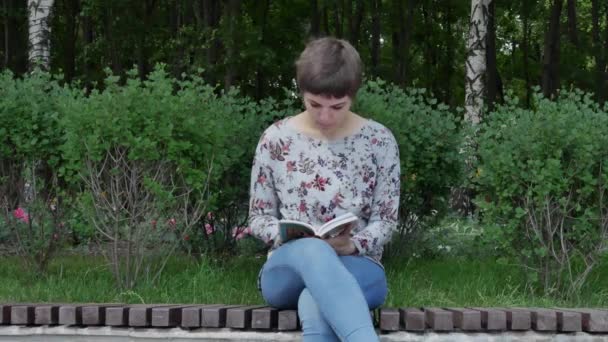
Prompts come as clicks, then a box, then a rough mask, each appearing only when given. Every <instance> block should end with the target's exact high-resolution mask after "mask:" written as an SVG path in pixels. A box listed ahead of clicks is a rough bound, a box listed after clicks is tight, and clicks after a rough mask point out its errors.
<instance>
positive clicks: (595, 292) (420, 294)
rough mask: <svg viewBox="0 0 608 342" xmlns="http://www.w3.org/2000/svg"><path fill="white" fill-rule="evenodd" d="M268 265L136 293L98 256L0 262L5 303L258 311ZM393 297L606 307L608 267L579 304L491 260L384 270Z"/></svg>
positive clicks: (189, 276)
mask: <svg viewBox="0 0 608 342" xmlns="http://www.w3.org/2000/svg"><path fill="white" fill-rule="evenodd" d="M263 262H264V258H254V257H250V258H244V257H239V258H233V259H230V260H227V261H221V262H219V261H215V262H211V261H206V262H202V263H196V262H194V261H193V260H191V259H188V258H185V257H183V258H179V259H177V258H176V259H174V260H172V262H170V263H169V264H168V268H167V269H166V271H165V273H164V275H163V277H162V278H161V280H160V282H159V283H158V284H156V285H152V284H149V283H142V284H141V285H140V286H138V287H137V288H136V289H134V290H132V291H120V290H118V289H116V288H115V287H114V282H113V278H112V275H111V274H110V273H109V271H108V269H107V268H106V267H105V265H104V261H103V259H101V258H99V257H89V256H87V257H82V256H64V257H60V258H57V259H56V260H55V261H54V262H53V263H52V265H51V269H50V272H49V275H48V276H46V277H36V276H35V275H33V274H30V273H28V272H24V271H23V267H22V266H21V264H20V262H19V261H18V259H17V258H12V257H4V258H2V260H0V279H1V280H0V302H105V303H107V302H122V303H226V304H235V303H243V304H257V303H262V298H261V296H260V295H259V293H258V291H257V289H256V279H257V273H258V270H259V268H260V267H261V265H262V264H263ZM386 269H387V275H388V279H389V288H390V293H389V297H388V299H387V302H386V305H387V306H417V307H420V306H453V307H460V306H540V307H547V306H571V307H573V306H579V307H581V306H584V307H598V306H603V307H606V306H608V288H606V287H605V285H604V284H607V283H608V265H602V266H601V267H600V268H599V269H597V270H596V272H594V273H593V274H592V275H591V276H590V279H589V283H588V285H587V286H586V287H585V288H584V289H583V290H582V291H581V293H580V296H579V298H578V299H576V300H570V301H560V300H555V299H551V298H546V297H540V296H534V295H532V294H531V292H530V291H528V290H527V289H526V288H525V287H524V285H523V284H524V283H523V278H522V275H521V273H520V272H519V270H518V269H517V268H516V267H515V266H509V265H503V264H497V263H495V262H493V261H467V260H458V259H452V260H430V261H425V260H421V259H414V260H410V261H409V262H408V263H402V262H396V261H392V262H390V263H388V264H387V265H386Z"/></svg>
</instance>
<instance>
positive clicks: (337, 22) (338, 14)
mask: <svg viewBox="0 0 608 342" xmlns="http://www.w3.org/2000/svg"><path fill="white" fill-rule="evenodd" d="M340 4H342V6H340ZM343 10H344V2H343V0H337V1H336V3H335V4H334V27H335V33H334V36H335V37H336V38H342V33H343V27H344V26H343V25H342V19H343V18H344V15H343V13H342V11H343Z"/></svg>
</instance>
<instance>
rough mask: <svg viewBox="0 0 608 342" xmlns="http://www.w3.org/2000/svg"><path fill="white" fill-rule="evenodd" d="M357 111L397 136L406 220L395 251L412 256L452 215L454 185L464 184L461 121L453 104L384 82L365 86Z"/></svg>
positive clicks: (393, 247) (402, 218)
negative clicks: (449, 208)
mask: <svg viewBox="0 0 608 342" xmlns="http://www.w3.org/2000/svg"><path fill="white" fill-rule="evenodd" d="M354 111H355V112H358V113H360V114H362V115H364V116H366V117H370V118H372V119H374V120H376V121H378V122H380V123H382V124H384V125H385V126H387V127H388V128H389V129H390V130H391V131H392V132H393V134H394V135H395V138H396V139H397V143H398V144H399V151H400V158H401V175H402V178H401V199H400V206H399V219H400V223H399V229H398V234H396V235H395V236H393V240H392V243H391V247H390V249H389V250H390V251H392V252H394V253H401V252H405V253H408V254H412V253H414V252H416V248H417V247H416V246H417V245H418V242H420V241H422V240H423V239H425V237H424V233H425V230H426V228H427V227H428V225H430V224H433V223H434V222H437V220H438V219H439V218H441V217H442V216H443V215H444V214H445V213H446V209H447V204H448V199H449V194H450V188H451V187H452V186H455V185H458V184H460V182H461V177H462V171H463V155H462V154H461V153H460V148H461V147H462V135H461V134H460V130H459V120H458V119H457V118H456V116H455V115H454V114H453V113H451V112H450V111H449V110H448V107H447V106H445V105H442V104H437V101H436V100H435V99H429V98H427V97H425V91H424V90H423V89H411V90H409V91H408V92H405V91H403V90H402V89H401V88H399V87H397V86H395V85H391V84H387V83H384V82H382V81H380V80H378V81H368V82H367V83H366V84H365V85H364V87H363V88H362V89H361V90H360V91H359V93H358V95H357V100H356V104H355V107H354Z"/></svg>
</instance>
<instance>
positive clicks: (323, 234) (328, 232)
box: [279, 213, 358, 242]
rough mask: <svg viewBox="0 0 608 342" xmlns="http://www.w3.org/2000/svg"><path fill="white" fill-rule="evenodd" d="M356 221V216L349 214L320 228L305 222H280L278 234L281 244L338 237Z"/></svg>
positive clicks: (338, 217)
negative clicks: (314, 237) (302, 238)
mask: <svg viewBox="0 0 608 342" xmlns="http://www.w3.org/2000/svg"><path fill="white" fill-rule="evenodd" d="M357 220H358V218H357V216H356V215H354V214H351V213H346V214H343V215H340V216H337V217H335V218H334V219H333V220H331V221H328V222H325V224H323V225H322V226H320V227H313V226H311V225H310V224H308V223H306V222H301V221H296V220H280V221H279V232H280V234H281V241H283V242H287V241H289V240H293V239H298V238H301V237H306V236H317V237H320V238H327V237H332V236H335V235H338V234H339V233H340V232H341V231H342V230H343V229H344V228H346V227H347V225H348V224H349V223H352V222H356V221H357Z"/></svg>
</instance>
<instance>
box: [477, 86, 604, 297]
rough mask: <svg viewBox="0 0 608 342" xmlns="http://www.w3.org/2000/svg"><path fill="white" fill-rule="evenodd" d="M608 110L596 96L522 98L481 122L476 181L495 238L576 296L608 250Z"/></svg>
mask: <svg viewBox="0 0 608 342" xmlns="http://www.w3.org/2000/svg"><path fill="white" fill-rule="evenodd" d="M606 132H608V113H606V111H605V110H601V109H600V107H599V105H598V104H597V103H594V102H593V101H592V100H591V96H590V95H589V94H582V93H580V92H568V91H563V92H561V94H560V96H559V98H558V99H557V100H556V101H550V100H548V99H545V98H543V97H542V96H541V95H539V94H537V95H536V97H535V98H534V102H533V106H532V109H523V108H521V107H519V106H518V105H517V102H516V101H514V100H510V101H508V103H507V104H505V105H503V106H499V107H498V108H497V109H496V111H495V112H493V113H491V114H490V115H489V116H488V117H487V118H486V120H485V122H484V123H483V124H482V125H481V127H480V135H479V165H478V169H477V172H476V183H477V185H478V188H477V189H478V191H479V196H478V198H477V204H478V205H479V207H480V215H481V218H482V220H483V222H484V223H486V225H487V227H488V234H489V236H488V238H489V239H490V240H489V243H493V244H495V245H496V247H497V248H499V249H500V250H501V251H502V253H503V254H504V255H505V256H507V257H509V256H510V257H516V258H517V259H518V260H519V262H520V265H521V266H522V267H524V269H525V270H526V271H527V274H528V276H529V281H530V282H531V283H533V284H534V285H536V288H538V289H542V290H544V291H545V292H547V293H552V292H556V293H558V294H563V295H572V294H576V293H577V292H578V290H579V289H580V287H581V286H582V285H583V284H584V282H585V279H586V277H587V275H588V274H589V272H591V270H592V269H593V267H594V266H595V265H596V262H597V260H598V259H599V256H600V254H601V253H602V251H605V249H606V243H607V242H608V241H607V237H608V209H607V208H608V204H607V203H606V202H605V198H606V196H607V195H608V193H607V186H606V181H607V180H608V163H607V161H608V134H606Z"/></svg>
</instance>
